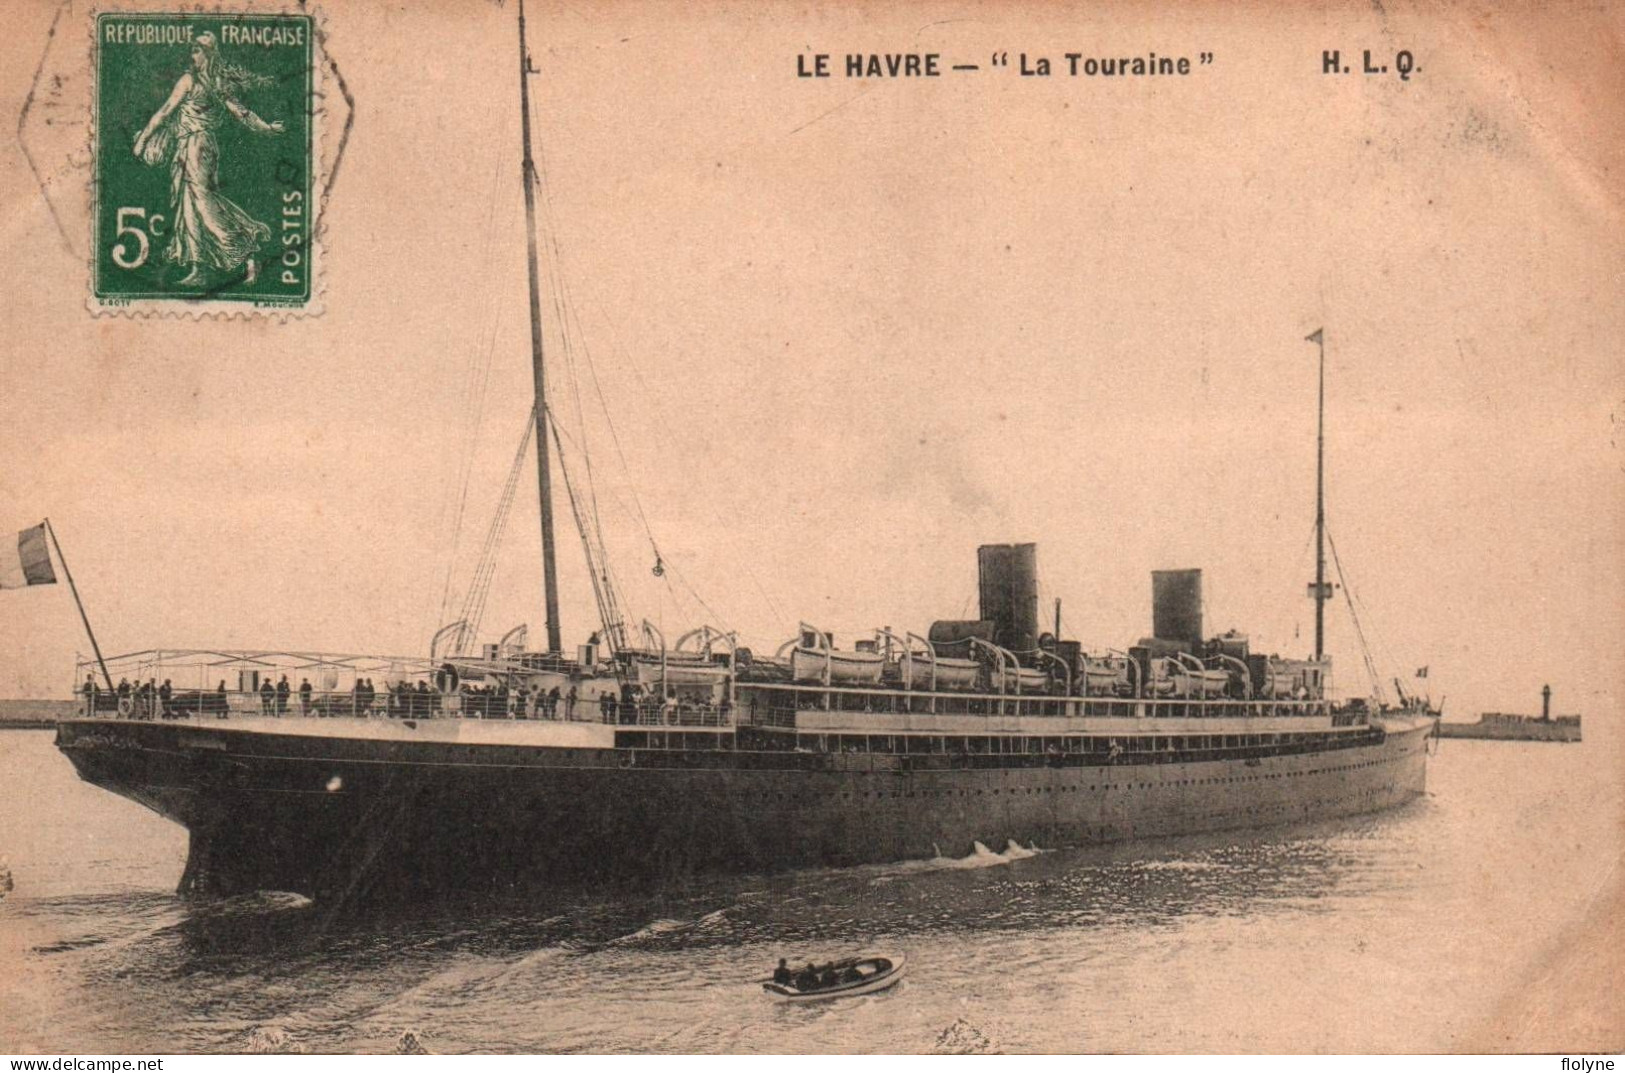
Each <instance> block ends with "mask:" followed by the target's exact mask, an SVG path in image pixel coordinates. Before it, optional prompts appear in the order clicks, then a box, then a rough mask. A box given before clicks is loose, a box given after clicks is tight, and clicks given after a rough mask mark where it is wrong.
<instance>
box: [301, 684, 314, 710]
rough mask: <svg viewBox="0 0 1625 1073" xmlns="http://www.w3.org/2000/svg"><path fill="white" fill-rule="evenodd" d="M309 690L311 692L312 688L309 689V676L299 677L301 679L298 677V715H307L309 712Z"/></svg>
mask: <svg viewBox="0 0 1625 1073" xmlns="http://www.w3.org/2000/svg"><path fill="white" fill-rule="evenodd" d="M311 692H312V690H311V686H310V679H309V678H301V679H299V714H300V715H309V714H310V694H311Z"/></svg>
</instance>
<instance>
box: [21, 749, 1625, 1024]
mask: <svg viewBox="0 0 1625 1073" xmlns="http://www.w3.org/2000/svg"><path fill="white" fill-rule="evenodd" d="M1586 731H1587V734H1588V735H1589V736H1591V737H1593V738H1602V735H1599V734H1597V733H1596V731H1595V730H1594V728H1593V727H1592V725H1591V722H1590V721H1588V724H1587V727H1586ZM1618 756H1619V754H1618V752H1617V751H1616V749H1615V748H1614V746H1613V743H1612V742H1611V741H1607V740H1588V741H1587V742H1586V743H1584V744H1582V745H1557V744H1546V743H1507V742H1472V741H1446V742H1443V743H1440V747H1439V750H1438V753H1437V755H1435V756H1434V757H1433V759H1432V760H1431V761H1430V764H1429V771H1428V783H1429V786H1428V794H1427V795H1426V796H1425V797H1423V798H1420V799H1418V800H1417V801H1415V802H1414V803H1412V804H1410V805H1407V806H1405V807H1403V808H1399V809H1396V810H1393V811H1390V812H1387V813H1382V814H1378V815H1373V816H1365V817H1358V818H1353V819H1348V820H1344V821H1338V822H1328V823H1320V824H1315V825H1310V826H1297V827H1287V828H1278V829H1274V830H1266V831H1261V832H1252V833H1245V834H1224V835H1208V836H1199V837H1191V838H1183V839H1171V840H1164V841H1158V842H1148V843H1139V844H1134V845H1127V846H1117V847H1110V848H1103V849H1092V850H1058V849H1047V848H1046V847H1042V846H1039V847H1021V846H1002V847H1001V846H995V847H977V849H976V851H975V852H974V853H972V854H970V855H968V856H965V857H959V858H954V857H941V858H938V859H936V860H927V861H899V862H896V863H895V864H890V865H883V866H873V867H862V868H843V869H818V870H810V871H800V872H795V873H791V874H784V875H772V876H729V877H713V878H705V879H701V880H698V881H689V882H687V883H682V884H675V885H672V886H670V887H667V888H661V889H653V890H640V891H635V892H627V891H620V890H613V889H611V890H600V891H574V892H560V893H554V894H543V895H536V896H534V897H530V898H527V899H525V900H524V901H522V902H508V903H490V902H480V901H476V900H473V899H469V900H466V901H457V900H455V899H454V900H453V902H452V904H451V905H449V906H441V907H437V908H435V909H432V910H430V909H422V910H418V911H412V910H406V911H399V910H397V911H393V912H391V913H389V914H374V915H370V916H348V917H340V918H335V917H334V916H333V915H331V914H329V913H327V912H324V910H323V907H321V906H319V905H315V904H313V903H311V902H310V901H308V900H307V899H305V898H302V897H299V896H297V895H292V894H277V893H268V894H262V895H255V896H249V897H240V898H232V899H225V900H215V901H197V902H191V901H187V900H184V899H181V898H179V897H177V896H176V895H175V894H174V893H173V892H174V887H175V884H176V882H177V880H178V879H179V877H180V873H181V869H182V867H183V864H184V861H185V852H186V835H185V832H184V831H182V830H181V829H180V828H178V827H176V826H174V825H172V824H170V823H169V822H167V821H165V820H163V819H160V818H159V817H157V816H155V815H153V814H152V813H150V812H148V811H146V810H145V809H143V808H141V807H140V806H138V805H135V804H132V803H130V802H128V801H125V800H123V799H121V798H118V797H116V796H114V795H112V794H110V793H107V792H105V791H102V790H98V789H96V788H94V787H91V786H89V785H86V784H84V783H82V782H80V781H79V780H78V778H77V777H76V776H75V774H74V772H73V769H72V768H71V767H70V766H69V764H68V763H67V761H66V760H65V759H63V758H62V757H61V756H60V755H59V754H58V753H57V751H56V750H55V748H54V747H53V746H52V744H51V733H50V732H48V731H10V732H4V733H0V858H3V859H4V861H5V863H6V864H7V866H8V867H9V870H10V873H11V875H12V877H13V883H14V889H13V890H12V891H11V892H10V893H9V894H7V895H5V897H4V898H3V900H0V966H3V967H4V969H5V971H4V973H3V974H0V976H3V979H0V1052H30V1053H34V1052H51V1053H58V1054H60V1053H89V1052H106V1051H117V1052H181V1053H189V1052H266V1051H270V1052H312V1053H314V1052H370V1053H377V1052H383V1053H388V1052H393V1051H396V1050H400V1049H412V1048H414V1047H420V1048H422V1049H425V1050H428V1051H432V1052H440V1053H462V1052H530V1051H582V1052H627V1051H631V1052H785V1051H791V1052H794V1051H812V1052H821V1051H850V1052H934V1051H950V1052H966V1051H972V1052H974V1051H1005V1052H1056V1051H1128V1052H1148V1051H1149V1052H1185V1051H1197V1052H1235V1051H1241V1052H1270V1051H1453V1050H1461V1049H1481V1048H1497V1049H1498V1048H1503V1047H1513V1048H1516V1049H1550V1048H1553V1047H1555V1046H1557V1045H1558V1043H1557V1042H1555V1041H1550V1040H1543V1039H1542V1038H1541V1037H1540V1029H1541V1026H1540V1025H1538V1024H1529V1023H1524V1022H1520V1020H1519V1017H1520V1014H1519V1013H1518V1011H1528V1010H1531V1009H1539V1008H1541V1007H1540V1006H1539V1004H1538V1003H1533V1002H1532V1001H1531V999H1530V995H1531V993H1532V989H1537V988H1539V987H1545V988H1547V989H1548V990H1550V989H1551V988H1553V987H1562V986H1569V985H1574V984H1575V983H1576V981H1572V980H1570V981H1563V980H1554V979H1553V973H1554V972H1560V971H1562V970H1561V966H1563V965H1565V964H1569V963H1571V962H1572V955H1573V949H1572V948H1573V947H1574V946H1575V944H1577V943H1584V942H1586V941H1588V940H1587V939H1586V936H1587V935H1588V934H1590V933H1591V932H1592V931H1595V929H1596V928H1597V926H1598V921H1597V920H1596V919H1595V918H1596V916H1597V914H1598V913H1600V912H1603V911H1604V910H1605V908H1606V906H1607V905H1608V904H1610V903H1608V902H1607V901H1606V892H1607V891H1609V890H1611V889H1612V888H1613V886H1614V885H1617V884H1618V883H1619V879H1618V872H1617V869H1618V866H1619V863H1620V848H1621V845H1622V844H1625V838H1622V833H1621V819H1622V813H1625V809H1622V798H1621V786H1620V770H1619V764H1618ZM1035 850H1037V851H1039V852H1035ZM859 952H883V953H885V952H891V953H901V954H904V955H906V957H907V960H908V971H907V975H906V978H905V979H904V980H903V982H902V983H901V984H900V985H899V986H897V987H896V988H894V989H892V990H890V991H888V992H885V993H882V994H877V995H871V996H866V997H863V998H858V999H850V1000H845V1001H839V1002H826V1003H819V1004H808V1005H794V1004H782V1003H778V1002H775V1001H773V1000H772V999H771V998H770V997H769V996H767V995H766V994H764V993H763V991H762V990H761V987H760V983H759V982H760V980H761V979H762V978H763V977H764V976H765V975H767V974H768V973H769V972H771V970H772V968H773V966H774V965H775V964H776V963H777V960H778V959H779V958H780V957H787V958H789V959H790V962H791V964H793V965H795V964H799V963H801V962H803V961H805V960H808V959H814V960H828V959H833V958H837V957H841V956H846V955H851V954H855V953H859ZM1566 958H1567V959H1569V960H1568V961H1565V959H1566ZM1553 966H1558V967H1559V968H1557V969H1554V968H1553ZM1582 990H1583V989H1582ZM1509 1011H1510V1012H1509ZM1547 1012H1548V1013H1550V1008H1549V1006H1548V1007H1547ZM1527 1020H1528V1018H1527V1017H1525V1018H1524V1021H1527ZM1593 1046H1595V1044H1594V1045H1593Z"/></svg>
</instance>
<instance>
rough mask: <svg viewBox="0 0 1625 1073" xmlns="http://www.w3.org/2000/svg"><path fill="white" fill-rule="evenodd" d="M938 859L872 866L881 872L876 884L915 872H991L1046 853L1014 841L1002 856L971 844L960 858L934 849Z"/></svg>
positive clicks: (1036, 847) (976, 843)
mask: <svg viewBox="0 0 1625 1073" xmlns="http://www.w3.org/2000/svg"><path fill="white" fill-rule="evenodd" d="M934 848H936V850H937V855H936V856H935V857H932V858H930V859H929V860H923V861H899V862H898V863H896V864H883V865H877V866H875V867H876V868H877V870H878V871H879V872H880V874H879V875H878V876H876V877H875V882H877V883H885V882H889V881H891V880H893V879H896V878H897V877H899V876H903V875H910V874H913V873H916V872H943V871H965V870H967V869H972V868H994V867H997V866H998V865H1001V864H1014V863H1015V862H1016V861H1024V860H1027V859H1029V858H1031V857H1036V856H1038V855H1039V854H1040V853H1047V852H1049V851H1048V850H1043V849H1040V848H1039V847H1038V846H1037V845H1036V844H1034V845H1031V846H1023V845H1022V844H1021V843H1019V842H1017V841H1016V840H1015V839H1013V838H1012V839H1010V840H1009V841H1008V842H1006V843H1005V847H1004V852H1003V853H995V852H993V851H992V850H990V849H988V848H987V847H986V846H984V845H983V844H982V843H980V842H973V843H971V851H970V852H969V853H968V854H966V855H965V856H963V857H948V856H944V855H943V852H942V850H941V848H940V847H934Z"/></svg>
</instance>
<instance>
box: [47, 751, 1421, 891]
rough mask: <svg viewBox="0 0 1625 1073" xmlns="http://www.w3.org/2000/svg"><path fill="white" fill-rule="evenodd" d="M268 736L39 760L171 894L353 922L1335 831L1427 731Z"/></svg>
mask: <svg viewBox="0 0 1625 1073" xmlns="http://www.w3.org/2000/svg"><path fill="white" fill-rule="evenodd" d="M277 722H279V721H276V720H254V721H250V720H234V721H233V722H232V724H224V723H221V724H218V725H216V724H213V723H210V722H208V721H177V722H173V723H156V722H147V723H141V722H128V721H109V720H96V719H86V720H72V721H67V722H64V723H61V724H59V725H58V738H57V741H58V745H59V747H60V748H61V749H62V751H63V752H64V754H66V755H67V756H68V757H69V758H70V760H71V761H72V762H73V764H74V766H75V767H76V768H77V769H78V771H79V773H80V775H81V776H82V777H83V778H85V779H86V780H87V781H89V782H92V783H94V784H96V785H99V786H102V787H104V788H106V789H109V790H112V791H113V792H116V793H119V794H122V795H123V796H125V797H128V798H131V799H132V800H135V801H138V802H140V803H142V804H144V805H146V806H147V807H149V808H151V809H153V810H154V811H157V812H158V813H160V814H161V815H164V816H166V817H168V818H170V819H171V820H174V821H175V822H177V823H179V824H181V825H183V826H185V827H186V828H187V830H188V831H189V832H190V834H191V845H190V852H189V855H188V862H187V866H186V871H185V874H184V876H183V878H182V881H181V890H182V891H183V892H185V893H199V894H235V893H241V892H245V891H251V890H264V889H274V890H287V891H294V892H297V893H301V894H306V895H311V896H313V897H317V898H320V899H330V900H335V901H346V900H363V901H375V900H380V899H384V900H394V899H412V900H420V899H424V898H434V897H442V896H447V895H452V896H465V895H468V894H494V895H501V894H503V893H508V892H512V891H516V890H519V889H526V888H532V887H535V886H537V885H549V884H560V883H563V884H570V883H577V882H582V881H586V882H594V881H603V880H610V879H623V878H627V877H633V876H665V875H672V874H684V873H691V872H700V871H717V870H733V871H771V870H775V869H782V868H786V867H794V866H805V865H837V866H838V865H851V864H860V863H868V862H884V861H896V860H905V859H911V858H922V857H931V856H933V855H936V854H939V853H943V854H952V855H962V854H964V853H967V852H969V851H970V850H971V849H972V847H973V844H974V843H975V842H981V843H983V844H984V845H988V846H992V847H995V848H1001V847H1003V846H1004V845H1005V844H1006V842H1008V841H1010V840H1014V841H1016V842H1019V843H1022V844H1029V845H1030V844H1033V843H1036V844H1037V845H1039V846H1042V847H1045V848H1056V847H1067V846H1080V845H1090V844H1098V843H1111V842H1123V841H1128V840H1137V839H1146V838H1157V837H1165V836H1172V835H1180V834H1189V833H1193V832H1202V831H1214V830H1223V829H1233V828H1246V827H1259V826H1267V825H1270V824H1277V823H1289V822H1303V821H1314V820H1322V819H1327V818H1331V817H1338V816H1347V815H1353V814H1357V813H1362V812H1371V811H1376V810H1380V809H1385V808H1390V807H1393V806H1396V805H1400V804H1403V803H1404V802H1406V801H1408V800H1410V799H1412V798H1414V797H1416V796H1417V795H1419V794H1421V793H1422V792H1423V790H1424V787H1425V765H1426V748H1427V743H1426V738H1427V735H1428V733H1429V732H1430V731H1431V729H1432V726H1431V723H1427V722H1425V721H1421V720H1416V721H1406V722H1403V723H1399V724H1395V725H1394V726H1392V727H1390V728H1389V729H1388V731H1387V732H1386V733H1385V734H1381V735H1378V737H1377V739H1376V740H1374V741H1371V742H1369V743H1366V744H1361V745H1359V746H1358V747H1343V748H1337V749H1329V750H1323V751H1317V752H1310V753H1299V754H1289V755H1266V756H1258V757H1252V758H1248V759H1246V760H1241V759H1226V760H1213V761H1193V762H1176V763H1144V764H1140V763H1135V764H1127V763H1108V764H1093V765H1083V764H1073V763H1070V762H1069V760H1068V759H1067V758H1062V757H1030V758H1022V760H1023V761H1024V766H1004V767H987V766H964V765H967V764H970V763H971V762H972V760H973V759H977V758H963V757H961V758H952V757H941V756H934V757H914V756H896V755H879V754H875V755H856V756H847V755H808V754H805V753H800V752H788V751H787V752H770V751H760V752H756V751H731V750H730V751H712V752H687V751H683V752H675V751H659V750H644V749H639V750H632V749H624V748H614V747H613V740H614V739H613V728H607V727H606V728H597V727H581V728H573V727H568V726H567V727H562V728H559V729H561V730H577V729H579V730H580V731H582V732H583V733H582V734H580V735H578V737H579V738H581V740H580V741H578V742H576V743H573V744H563V745H551V746H548V747H537V746H531V745H526V744H523V743H522V734H520V733H517V732H516V731H512V730H507V728H513V727H515V726H516V725H515V724H511V723H510V724H505V725H503V724H496V725H495V726H497V727H500V728H502V729H504V730H505V731H506V732H507V733H508V734H509V738H507V739H504V738H502V737H500V736H498V737H497V738H496V739H495V740H490V741H485V740H482V741H477V742H473V743H470V742H468V741H466V740H456V739H455V738H447V739H443V740H433V739H428V738H424V739H422V740H420V739H419V738H417V737H415V736H414V735H413V730H411V729H405V728H400V727H396V726H393V725H389V724H386V726H388V729H389V735H388V736H387V737H386V738H384V739H382V740H380V739H378V738H361V737H347V736H345V735H343V733H342V729H343V728H340V727H332V728H331V729H332V730H334V731H338V732H339V733H330V734H321V735H317V734H311V733H295V732H283V731H280V730H279V729H278V728H277V727H276V726H275V725H274V724H276V723H277ZM290 722H292V721H290ZM298 722H303V721H298ZM356 722H357V723H358V724H362V725H369V726H372V727H377V726H378V725H379V722H378V721H372V722H371V723H370V724H366V723H364V721H356ZM447 722H448V723H449V722H452V721H447ZM249 723H253V724H256V725H252V726H247V725H244V724H249ZM424 725H425V727H428V726H429V724H428V723H425V724H424ZM473 725H474V726H476V727H477V726H478V724H477V723H476V724H473ZM523 729H524V728H523V727H519V728H518V730H520V731H522V730H523ZM594 733H598V734H600V736H599V737H597V738H594V737H592V736H591V735H592V734H594ZM606 745H607V746H608V747H605V746H606Z"/></svg>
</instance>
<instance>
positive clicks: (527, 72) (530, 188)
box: [519, 0, 563, 655]
mask: <svg viewBox="0 0 1625 1073" xmlns="http://www.w3.org/2000/svg"><path fill="white" fill-rule="evenodd" d="M533 73H534V69H533V68H532V67H531V65H530V52H529V50H528V49H527V48H526V47H525V0H519V112H520V130H521V137H522V138H523V139H524V150H525V159H524V165H523V170H524V180H525V244H526V254H527V257H528V260H529V266H530V364H531V376H532V379H533V380H534V381H535V385H536V491H537V499H538V500H539V501H540V504H541V513H542V588H543V593H544V596H545V599H546V609H547V650H548V652H550V653H552V654H554V655H557V654H558V653H559V652H560V651H562V650H563V645H562V643H561V642H560V641H559V580H558V567H557V565H556V563H555V561H554V548H553V475H552V468H551V466H550V464H549V460H548V448H547V372H546V368H545V367H544V365H543V363H542V300H541V295H540V294H539V293H538V286H539V282H540V281H539V276H540V272H539V270H538V268H537V265H536V183H537V178H536V163H535V161H534V160H533V159H532V158H531V155H530V76H531V75H532V74H533Z"/></svg>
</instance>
